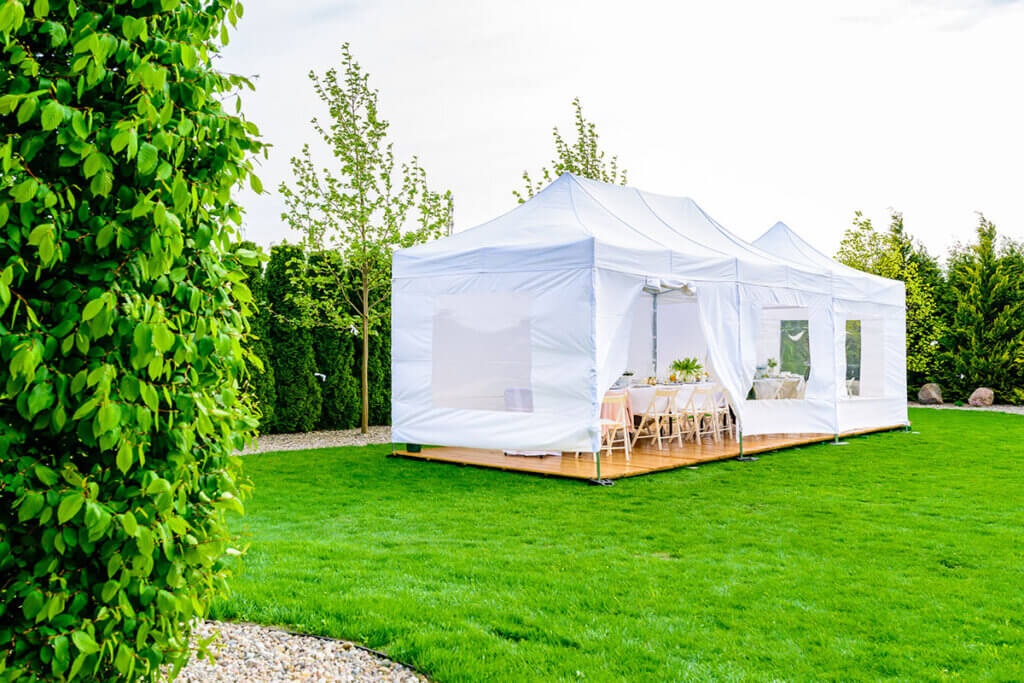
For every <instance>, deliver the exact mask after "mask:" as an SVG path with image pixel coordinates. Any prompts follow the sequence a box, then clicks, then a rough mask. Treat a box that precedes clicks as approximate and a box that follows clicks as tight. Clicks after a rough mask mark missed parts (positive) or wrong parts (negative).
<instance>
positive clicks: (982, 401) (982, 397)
mask: <svg viewBox="0 0 1024 683" xmlns="http://www.w3.org/2000/svg"><path fill="white" fill-rule="evenodd" d="M995 400H996V394H995V392H994V391H992V390H991V389H989V388H988V387H978V388H977V389H975V390H974V391H973V392H972V393H971V397H970V398H969V399H967V402H968V403H969V404H971V405H972V406H979V407H980V406H990V405H992V404H993V403H995Z"/></svg>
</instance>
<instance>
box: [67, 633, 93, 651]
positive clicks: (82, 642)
mask: <svg viewBox="0 0 1024 683" xmlns="http://www.w3.org/2000/svg"><path fill="white" fill-rule="evenodd" d="M71 642H73V643H74V644H75V647H77V648H78V650H79V652H81V653H82V654H86V655H91V654H92V653H94V652H99V651H100V646H99V645H97V644H96V640H95V639H94V638H93V637H92V636H91V635H89V634H88V633H86V632H85V631H74V632H73V633H72V634H71Z"/></svg>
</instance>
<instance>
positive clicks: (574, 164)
mask: <svg viewBox="0 0 1024 683" xmlns="http://www.w3.org/2000/svg"><path fill="white" fill-rule="evenodd" d="M572 106H573V108H574V109H575V115H576V117H575V129H576V141H575V142H574V143H572V144H570V143H568V142H566V141H565V138H563V137H562V133H561V131H559V130H558V126H555V128H554V130H553V131H552V134H553V135H554V138H555V158H554V159H552V161H551V167H550V168H548V167H544V168H542V169H541V170H540V177H539V178H538V180H537V181H534V180H533V179H532V178H531V177H530V174H529V173H528V172H527V171H523V183H524V184H525V185H526V187H524V188H523V190H522V191H519V190H512V194H513V195H515V198H516V199H518V200H519V203H520V204H522V203H523V202H525V201H526V200H527V199H529V198H530V197H532V196H533V195H535V194H537V193H538V192H540V190H541V189H542V188H543V187H544V186H545V185H547V184H549V183H550V182H552V181H553V180H554V179H555V178H557V177H558V176H560V175H562V174H563V173H572V174H573V175H578V176H580V177H581V178H590V179H591V180H600V181H601V182H604V183H618V184H620V185H625V184H626V171H625V169H621V170H620V169H619V158H618V157H617V156H613V157H612V158H611V159H609V160H608V161H607V162H606V161H605V152H604V150H602V149H601V146H600V145H599V144H598V135H597V125H596V124H595V123H594V122H592V121H588V120H587V119H586V117H585V116H583V104H582V103H580V98H578V97H576V98H574V99H573V101H572Z"/></svg>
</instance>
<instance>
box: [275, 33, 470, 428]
mask: <svg viewBox="0 0 1024 683" xmlns="http://www.w3.org/2000/svg"><path fill="white" fill-rule="evenodd" d="M341 53H342V64H341V68H340V70H339V69H334V68H332V69H328V70H327V72H326V73H324V74H323V75H318V74H317V73H316V72H313V71H310V73H309V79H310V81H312V83H313V89H314V90H315V91H316V94H317V95H318V96H319V98H320V100H321V101H322V102H323V103H324V104H325V105H326V106H327V110H328V113H329V118H328V120H327V121H325V122H324V121H321V120H320V119H319V118H314V119H313V120H312V123H313V128H314V130H315V131H316V132H317V134H318V135H319V136H320V139H321V140H322V141H323V142H324V143H325V145H326V147H327V148H328V149H329V151H330V152H331V154H332V155H333V157H334V162H335V167H334V168H333V169H331V168H326V167H320V166H318V165H317V163H316V162H315V161H314V159H313V154H312V152H311V151H310V147H309V145H305V146H303V148H302V152H301V154H300V155H298V156H295V157H292V160H291V165H292V171H293V173H294V176H295V178H294V185H288V184H287V183H282V184H281V186H280V192H281V195H282V196H283V197H284V200H285V205H286V206H287V211H285V213H283V214H282V218H283V219H284V220H285V221H287V223H288V224H289V225H290V226H291V227H292V228H293V229H294V230H297V231H299V232H300V233H301V234H302V241H303V244H304V246H305V247H306V248H307V249H308V250H309V251H310V252H315V251H325V250H334V251H336V252H338V253H339V254H340V255H341V258H340V260H337V261H335V260H333V259H323V260H319V261H316V262H314V263H310V264H309V267H308V268H306V269H304V270H303V272H304V276H303V277H308V278H309V279H310V283H309V284H310V286H308V287H300V288H297V291H296V292H294V293H290V294H289V296H291V298H292V300H293V301H294V302H295V304H296V305H297V307H298V308H299V309H300V310H301V311H303V315H302V319H303V320H302V322H303V324H306V325H310V326H317V325H329V326H333V327H336V328H338V329H344V330H353V329H354V331H355V332H356V333H357V334H359V335H360V336H361V338H362V353H361V356H362V357H361V365H362V372H361V378H360V380H361V381H360V384H361V403H362V419H361V425H362V431H363V432H364V433H365V432H366V431H367V428H368V426H369V376H368V375H369V372H368V367H369V341H370V337H371V336H372V335H373V334H374V333H375V330H376V328H377V323H378V322H379V321H380V319H381V317H382V316H383V315H385V314H386V312H387V303H388V298H389V295H390V281H391V254H392V252H393V251H394V250H395V249H396V248H402V247H407V246H412V245H413V244H417V243H420V242H424V241H426V240H429V239H432V238H434V237H438V236H440V235H441V234H444V233H445V232H446V231H447V228H448V225H449V222H450V217H451V215H452V206H453V202H452V196H451V193H450V192H444V193H439V192H434V191H432V190H430V188H429V187H428V186H427V176H426V172H425V171H424V170H423V168H422V167H421V166H420V165H419V161H418V160H417V159H416V158H415V157H413V158H412V159H411V160H409V161H407V162H404V163H401V164H399V163H398V162H396V160H395V155H394V151H393V149H392V143H391V142H389V141H388V122H387V121H386V120H384V119H383V118H381V117H380V114H379V111H378V94H377V91H376V90H374V89H373V88H371V87H370V85H369V74H367V73H366V72H365V71H363V69H362V67H360V65H359V63H358V62H357V61H356V60H355V59H354V58H353V57H352V53H351V52H350V50H349V46H348V43H345V44H344V45H343V46H342V48H341ZM318 290H319V291H325V290H327V291H336V292H338V294H339V302H338V303H340V305H336V302H335V301H333V300H331V299H330V298H323V297H313V296H311V295H309V294H308V293H309V292H313V291H318Z"/></svg>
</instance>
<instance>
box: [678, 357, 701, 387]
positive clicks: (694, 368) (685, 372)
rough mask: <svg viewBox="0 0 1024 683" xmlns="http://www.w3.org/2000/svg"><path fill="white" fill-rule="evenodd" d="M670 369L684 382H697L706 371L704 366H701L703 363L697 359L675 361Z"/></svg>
mask: <svg viewBox="0 0 1024 683" xmlns="http://www.w3.org/2000/svg"><path fill="white" fill-rule="evenodd" d="M669 367H670V369H671V370H672V371H673V372H674V373H676V375H678V377H679V379H680V380H681V381H683V382H693V381H695V380H697V378H699V377H700V374H701V373H702V372H703V371H704V366H703V365H701V362H700V361H699V360H697V359H696V358H682V359H680V360H674V361H672V364H671V365H670V366H669Z"/></svg>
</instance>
